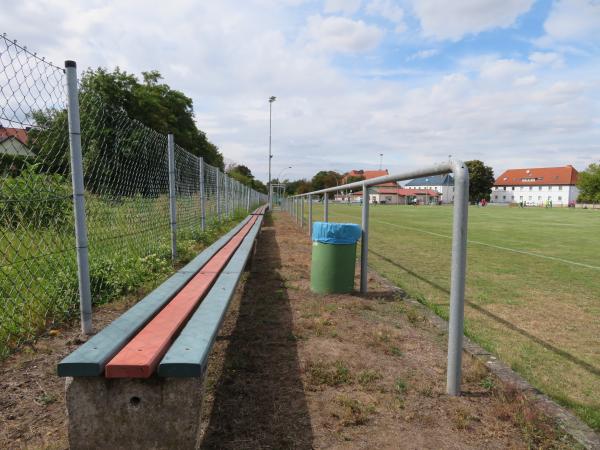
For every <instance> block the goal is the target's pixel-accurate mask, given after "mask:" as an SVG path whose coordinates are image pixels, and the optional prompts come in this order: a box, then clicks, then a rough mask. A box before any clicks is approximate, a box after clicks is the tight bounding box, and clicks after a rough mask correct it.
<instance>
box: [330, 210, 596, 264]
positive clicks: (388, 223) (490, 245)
mask: <svg viewBox="0 0 600 450" xmlns="http://www.w3.org/2000/svg"><path fill="white" fill-rule="evenodd" d="M334 214H339V215H341V216H346V217H354V216H350V215H348V214H343V213H338V212H335V213H334ZM370 220H372V221H374V222H379V223H384V224H386V225H391V226H393V227H398V228H406V229H407V230H413V231H419V232H421V233H426V234H431V235H432V236H438V237H443V238H447V239H452V236H448V235H446V234H440V233H434V232H433V231H427V230H421V229H420V228H414V227H409V226H406V225H398V224H397V223H392V222H386V221H385V220H378V219H370ZM467 242H468V243H469V244H477V245H483V246H485V247H491V248H496V249H498V250H505V251H507V252H515V253H521V254H522V255H528V256H535V257H537V258H544V259H550V260H552V261H558V262H561V263H565V264H572V265H574V266H580V267H586V268H588V269H595V270H600V267H599V266H592V265H590V264H584V263H580V262H577V261H570V260H568V259H562V258H556V257H555V256H547V255H540V254H539V253H531V252H526V251H525V250H516V249H514V248H510V247H502V246H500V245H494V244H488V243H486V242H480V241H471V240H469V239H467Z"/></svg>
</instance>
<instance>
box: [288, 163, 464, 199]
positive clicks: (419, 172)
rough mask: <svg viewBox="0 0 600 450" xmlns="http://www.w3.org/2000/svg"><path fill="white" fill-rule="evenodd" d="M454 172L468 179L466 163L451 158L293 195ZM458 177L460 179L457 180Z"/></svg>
mask: <svg viewBox="0 0 600 450" xmlns="http://www.w3.org/2000/svg"><path fill="white" fill-rule="evenodd" d="M450 172H452V173H453V174H454V177H455V183H456V182H462V181H463V180H464V179H465V177H466V179H467V180H468V177H469V172H468V169H467V166H466V165H465V163H463V162H462V161H460V160H451V161H448V162H444V163H440V164H435V165H433V166H429V167H425V168H423V169H415V170H411V171H408V172H401V173H397V174H393V175H384V176H382V177H377V178H370V179H368V180H361V181H355V182H354V183H347V184H342V185H341V186H333V187H329V188H325V189H320V190H318V191H312V192H306V193H304V194H298V195H292V196H291V198H294V197H306V196H308V195H315V194H325V193H327V192H336V191H344V190H347V189H355V188H361V189H362V187H363V186H366V187H369V186H377V185H380V184H383V183H389V182H390V181H404V180H412V179H415V178H421V177H427V176H433V175H442V174H445V173H450ZM457 179H458V180H457Z"/></svg>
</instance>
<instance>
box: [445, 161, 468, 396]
mask: <svg viewBox="0 0 600 450" xmlns="http://www.w3.org/2000/svg"><path fill="white" fill-rule="evenodd" d="M452 164H453V167H452V171H453V172H454V188H455V189H456V191H455V194H454V223H453V224H452V271H451V274H450V318H449V324H448V372H447V374H446V377H447V386H446V390H447V392H448V394H449V395H460V384H461V367H462V366H461V365H462V346H463V333H464V329H463V328H464V315H465V276H466V268H467V225H468V224H467V218H468V212H469V170H468V169H467V166H466V165H465V164H464V163H463V162H453V163H452Z"/></svg>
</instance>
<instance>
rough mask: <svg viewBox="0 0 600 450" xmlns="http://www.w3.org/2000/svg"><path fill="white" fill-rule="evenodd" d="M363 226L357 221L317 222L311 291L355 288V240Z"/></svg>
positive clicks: (313, 231)
mask: <svg viewBox="0 0 600 450" xmlns="http://www.w3.org/2000/svg"><path fill="white" fill-rule="evenodd" d="M360 236H361V229H360V227H359V226H358V225H356V224H354V223H332V222H314V223H313V229H312V240H313V244H312V265H311V270H310V290H311V291H313V292H315V293H318V294H333V293H340V294H341V293H346V292H351V291H352V290H353V289H354V267H355V265H356V242H357V241H358V239H360Z"/></svg>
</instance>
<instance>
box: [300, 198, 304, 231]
mask: <svg viewBox="0 0 600 450" xmlns="http://www.w3.org/2000/svg"><path fill="white" fill-rule="evenodd" d="M300 228H304V197H300Z"/></svg>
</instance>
